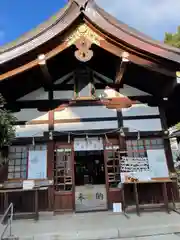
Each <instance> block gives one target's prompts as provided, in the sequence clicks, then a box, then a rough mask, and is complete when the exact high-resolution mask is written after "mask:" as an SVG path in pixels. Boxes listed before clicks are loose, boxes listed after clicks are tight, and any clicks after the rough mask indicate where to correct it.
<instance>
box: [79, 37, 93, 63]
mask: <svg viewBox="0 0 180 240" xmlns="http://www.w3.org/2000/svg"><path fill="white" fill-rule="evenodd" d="M75 45H76V47H77V49H78V50H76V51H75V53H74V55H75V57H76V58H77V59H78V60H79V61H81V62H88V61H89V60H91V58H92V57H93V51H92V50H91V49H90V47H91V42H90V41H89V40H88V39H86V38H85V37H81V38H80V39H78V40H77V42H76V44H75Z"/></svg>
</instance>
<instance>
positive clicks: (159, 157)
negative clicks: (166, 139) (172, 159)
mask: <svg viewBox="0 0 180 240" xmlns="http://www.w3.org/2000/svg"><path fill="white" fill-rule="evenodd" d="M120 165H121V182H138V181H140V182H141V181H144V182H145V181H153V180H155V179H156V180H157V179H158V178H159V179H162V178H169V171H168V167H167V163H166V156H165V152H164V149H151V150H147V157H137V158H134V157H121V162H120Z"/></svg>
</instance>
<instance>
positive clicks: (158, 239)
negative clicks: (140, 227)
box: [116, 234, 180, 240]
mask: <svg viewBox="0 0 180 240" xmlns="http://www.w3.org/2000/svg"><path fill="white" fill-rule="evenodd" d="M179 239H180V237H178V236H176V235H175V234H168V235H158V236H150V237H137V238H119V239H116V240H179Z"/></svg>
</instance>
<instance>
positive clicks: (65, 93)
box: [53, 91, 74, 99]
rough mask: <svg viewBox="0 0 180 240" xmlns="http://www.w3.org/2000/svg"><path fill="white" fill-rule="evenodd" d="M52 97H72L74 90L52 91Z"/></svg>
mask: <svg viewBox="0 0 180 240" xmlns="http://www.w3.org/2000/svg"><path fill="white" fill-rule="evenodd" d="M53 95H54V99H72V98H74V91H54V92H53Z"/></svg>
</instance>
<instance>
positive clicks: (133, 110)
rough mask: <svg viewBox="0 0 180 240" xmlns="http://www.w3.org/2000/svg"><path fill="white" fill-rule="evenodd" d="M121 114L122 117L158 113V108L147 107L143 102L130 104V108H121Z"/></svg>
mask: <svg viewBox="0 0 180 240" xmlns="http://www.w3.org/2000/svg"><path fill="white" fill-rule="evenodd" d="M122 115H123V116H124V117H130V116H143V115H144V116H147V115H159V108H158V107H149V106H147V105H145V104H135V105H132V107H130V108H123V109H122Z"/></svg>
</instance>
